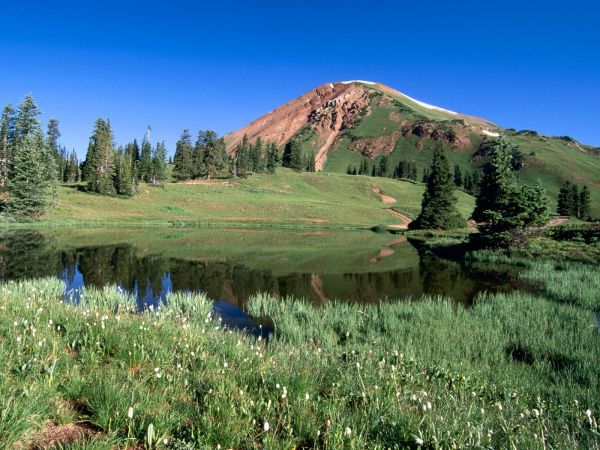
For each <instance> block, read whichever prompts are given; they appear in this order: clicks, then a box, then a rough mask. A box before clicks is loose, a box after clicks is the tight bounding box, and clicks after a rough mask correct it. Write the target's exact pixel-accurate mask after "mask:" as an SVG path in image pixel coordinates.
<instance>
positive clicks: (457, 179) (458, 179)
mask: <svg viewBox="0 0 600 450" xmlns="http://www.w3.org/2000/svg"><path fill="white" fill-rule="evenodd" d="M454 185H455V186H456V187H462V185H463V176H462V171H461V170H460V166H459V165H456V166H454Z"/></svg>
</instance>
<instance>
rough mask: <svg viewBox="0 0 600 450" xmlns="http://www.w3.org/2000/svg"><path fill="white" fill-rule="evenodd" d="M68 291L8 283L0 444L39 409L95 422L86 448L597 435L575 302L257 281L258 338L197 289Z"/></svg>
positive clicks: (451, 443)
mask: <svg viewBox="0 0 600 450" xmlns="http://www.w3.org/2000/svg"><path fill="white" fill-rule="evenodd" d="M63 288H64V286H63V285H62V283H61V282H59V281H57V280H37V281H30V282H21V283H7V284H4V285H1V286H0V344H1V345H0V404H2V405H3V408H2V410H1V412H0V446H1V447H3V448H10V447H11V446H13V445H17V446H27V445H30V444H32V443H35V439H36V437H35V436H36V433H35V430H37V429H40V428H42V427H43V426H44V423H45V421H46V420H53V421H55V422H57V423H70V422H74V421H87V422H89V423H90V424H92V425H94V426H96V427H98V429H99V430H101V431H102V434H99V435H97V436H96V437H95V438H94V440H93V442H91V443H90V447H91V448H108V447H109V445H110V446H122V447H124V446H127V445H129V446H145V447H146V448H217V447H218V446H219V445H220V446H221V448H290V447H296V448H298V447H306V448H403V447H404V448H406V447H408V448H416V447H418V446H423V447H459V448H464V447H489V448H492V447H513V448H544V447H546V448H551V447H554V448H564V447H571V448H577V447H579V448H598V447H599V445H600V435H599V434H598V424H597V421H596V414H597V411H598V407H599V406H600V400H599V398H598V396H597V393H598V388H599V384H600V383H599V379H600V367H599V365H598V364H597V361H598V360H599V359H600V336H599V334H598V331H597V329H596V328H595V327H594V326H593V323H594V322H593V320H594V319H593V315H592V313H591V312H590V311H588V310H586V309H583V308H579V307H577V306H575V305H572V304H564V303H558V302H555V301H553V300H552V299H544V298H539V297H535V296H531V295H526V294H522V293H518V292H516V293H512V294H502V295H501V294H497V295H485V296H481V297H479V298H478V299H477V301H476V303H475V305H474V306H472V307H470V308H465V307H462V306H460V305H456V304H454V303H452V302H451V301H449V300H448V299H443V298H429V297H427V298H423V299H420V300H419V301H412V302H401V301H400V302H396V303H385V304H382V305H379V306H377V305H370V306H369V305H356V304H354V305H349V304H335V303H327V304H325V306H324V307H322V308H319V309H317V308H315V307H312V306H310V305H309V304H307V303H305V302H303V301H298V300H293V299H284V300H277V299H274V298H272V297H269V296H266V295H260V296H256V297H255V298H253V299H252V300H251V301H250V303H249V306H248V308H249V311H250V312H251V313H252V314H254V315H257V316H261V315H267V316H269V317H270V318H271V319H272V320H273V323H274V328H275V331H274V334H273V336H272V338H271V339H270V340H269V341H268V342H264V341H262V340H255V339H254V338H251V337H249V336H246V335H244V334H242V333H239V332H235V331H232V330H227V329H224V328H223V326H221V323H220V321H219V319H218V317H214V316H213V315H212V314H211V302H210V301H209V300H208V299H207V298H206V297H205V296H183V295H174V296H171V297H170V298H169V301H168V303H167V305H161V306H160V307H158V308H157V309H153V310H149V311H145V312H144V313H142V314H137V309H136V305H135V302H134V301H133V300H132V299H130V298H129V297H127V296H126V295H124V294H123V293H121V292H119V291H118V289H117V288H106V289H103V290H95V289H87V290H86V291H85V295H84V297H83V300H82V302H81V304H80V305H79V306H78V307H75V306H72V305H70V304H69V303H64V302H62V301H61V299H62V289H63ZM130 408H131V409H130ZM130 412H131V414H130ZM109 443H110V444H109ZM38 445H40V444H39V443H38ZM75 445H76V446H75V447H73V448H79V447H78V446H81V447H82V448H84V444H83V443H77V444H75ZM85 448H87V447H85Z"/></svg>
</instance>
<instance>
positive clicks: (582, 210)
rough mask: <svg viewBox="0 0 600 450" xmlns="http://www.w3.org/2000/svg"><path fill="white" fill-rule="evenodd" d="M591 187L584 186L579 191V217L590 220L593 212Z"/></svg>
mask: <svg viewBox="0 0 600 450" xmlns="http://www.w3.org/2000/svg"><path fill="white" fill-rule="evenodd" d="M591 201H592V199H591V193H590V188H588V187H587V186H585V185H584V186H583V187H582V188H581V191H580V192H579V218H580V219H581V220H590V218H591V217H590V216H591V213H592V206H591Z"/></svg>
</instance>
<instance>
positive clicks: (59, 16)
mask: <svg viewBox="0 0 600 450" xmlns="http://www.w3.org/2000/svg"><path fill="white" fill-rule="evenodd" d="M3 3H4V2H3ZM78 3H82V4H84V5H83V6H81V5H79V6H74V5H77V4H78ZM203 3H204V2H198V1H177V0H172V1H170V2H149V1H145V2H138V1H124V0H122V1H119V2H115V1H112V0H106V1H103V2H62V1H58V0H57V1H54V2H46V1H44V2H37V1H29V2H20V3H19V2H10V4H8V5H2V11H1V12H0V56H1V57H0V103H2V104H5V103H8V102H11V103H18V102H19V101H20V99H21V98H22V97H23V96H24V95H25V94H26V93H28V92H32V93H33V94H34V96H35V98H36V100H37V101H38V103H39V105H40V107H41V108H42V110H43V111H44V116H43V119H44V120H47V119H48V118H50V117H56V118H58V119H59V120H60V128H61V131H62V135H63V136H62V138H61V141H62V143H63V144H64V145H66V146H67V147H68V148H69V149H70V148H73V147H74V148H76V149H77V150H78V153H79V154H80V155H81V156H83V155H84V154H85V149H86V147H87V142H88V138H89V135H90V133H91V129H92V125H93V122H94V120H95V119H96V118H97V117H99V116H103V117H109V118H110V119H111V122H112V124H113V128H114V132H115V138H116V142H117V143H126V142H127V141H129V140H131V139H133V138H134V137H137V138H138V139H140V138H141V137H142V136H143V134H144V131H145V129H146V126H147V125H151V126H152V128H153V136H152V140H153V141H155V140H157V139H159V140H165V141H166V143H167V146H168V148H169V151H170V152H172V151H173V148H174V144H175V141H176V140H177V138H178V136H179V134H180V133H181V130H182V129H183V128H189V129H191V130H192V131H193V132H194V133H195V132H196V131H197V130H198V129H214V130H216V131H217V132H218V133H219V134H224V133H226V132H228V131H231V130H234V129H236V128H239V127H241V126H243V125H245V124H246V123H248V122H249V121H251V120H253V119H255V118H257V117H258V116H260V115H261V114H263V113H265V112H268V111H270V110H271V109H273V108H274V107H276V106H278V105H280V104H281V103H284V102H286V101H288V100H291V99H292V98H294V97H296V96H298V95H300V94H302V93H304V92H305V91H307V90H309V89H311V88H313V87H315V86H317V85H320V84H322V83H326V82H330V81H341V80H349V79H364V80H374V81H380V82H382V83H385V84H387V85H390V86H392V87H394V88H396V89H398V90H400V91H402V92H405V93H406V94H408V95H410V96H412V97H415V98H417V99H420V100H422V101H426V102H428V103H432V104H435V105H439V106H442V107H445V108H448V109H451V110H455V111H460V112H463V113H467V114H472V115H476V116H480V117H484V118H486V119H489V120H491V121H494V122H496V123H498V124H499V125H502V126H504V127H513V128H517V129H535V130H538V131H540V132H542V133H545V134H550V135H571V136H573V137H575V138H577V139H579V140H581V141H583V142H585V143H589V144H594V145H598V146H600V32H599V31H598V30H599V29H600V19H599V17H600V7H598V6H595V5H594V2H592V1H588V2H582V1H577V0H575V1H570V2H553V1H545V2H541V1H535V0H534V1H528V2H526V1H520V2H513V1H504V2H494V1H486V2H484V1H473V2H470V1H463V2H454V1H449V0H448V1H445V2H436V1H430V2H414V1H411V2H407V1H393V2H392V1H380V2H355V1H343V2H342V1H337V2H325V1H322V2H317V1H312V0H307V1H302V2H297V1H290V2H281V1H256V2H233V1H227V0H221V1H217V2H210V4H203ZM250 3H254V5H251V4H250Z"/></svg>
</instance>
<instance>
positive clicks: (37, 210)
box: [6, 127, 55, 218]
mask: <svg viewBox="0 0 600 450" xmlns="http://www.w3.org/2000/svg"><path fill="white" fill-rule="evenodd" d="M54 163H55V161H54V158H53V157H52V155H51V153H50V151H49V149H48V148H47V145H46V143H45V141H44V137H43V136H42V133H41V131H40V130H39V129H36V127H33V128H31V129H30V131H29V132H28V133H27V134H26V135H24V136H23V135H21V136H20V138H19V142H18V144H17V146H16V148H15V152H14V157H13V168H12V176H11V178H10V180H9V184H8V186H9V188H10V197H9V199H8V201H7V202H6V212H7V213H8V214H10V215H12V216H15V217H30V218H36V217H39V216H40V215H41V214H43V212H44V211H45V209H46V207H47V206H48V203H49V201H48V196H49V194H50V192H51V190H52V185H53V183H54V181H55V180H54V177H49V176H48V173H54V171H55V166H54Z"/></svg>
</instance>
